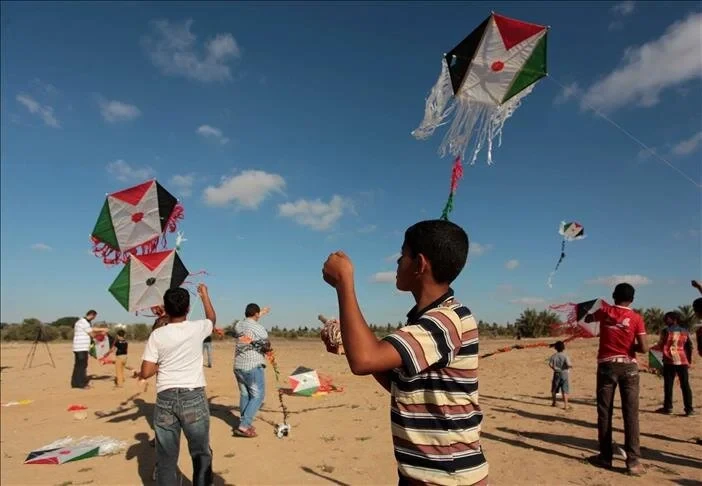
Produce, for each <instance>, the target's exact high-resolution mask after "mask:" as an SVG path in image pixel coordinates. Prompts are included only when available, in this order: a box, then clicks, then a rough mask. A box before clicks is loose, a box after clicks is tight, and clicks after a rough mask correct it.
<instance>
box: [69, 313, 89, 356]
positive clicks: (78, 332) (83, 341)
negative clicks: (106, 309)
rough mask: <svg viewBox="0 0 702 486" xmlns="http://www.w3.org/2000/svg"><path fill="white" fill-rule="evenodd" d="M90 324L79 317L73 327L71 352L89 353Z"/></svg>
mask: <svg viewBox="0 0 702 486" xmlns="http://www.w3.org/2000/svg"><path fill="white" fill-rule="evenodd" d="M90 330H91V327H90V322H88V319H86V318H85V317H81V318H80V319H78V320H77V321H76V323H75V324H74V325H73V351H74V352H76V353H77V352H80V351H89V350H90V342H91V340H90V334H88V333H89V332H90Z"/></svg>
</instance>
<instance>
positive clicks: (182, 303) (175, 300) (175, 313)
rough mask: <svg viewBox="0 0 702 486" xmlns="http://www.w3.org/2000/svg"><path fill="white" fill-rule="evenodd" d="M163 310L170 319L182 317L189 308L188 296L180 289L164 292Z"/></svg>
mask: <svg viewBox="0 0 702 486" xmlns="http://www.w3.org/2000/svg"><path fill="white" fill-rule="evenodd" d="M163 308H164V309H165V311H166V314H168V315H169V316H170V317H176V318H177V317H184V316H185V315H187V313H188V309H189V308H190V294H189V293H188V291H187V290H185V289H184V288H182V287H176V288H174V289H168V290H166V293H165V294H163Z"/></svg>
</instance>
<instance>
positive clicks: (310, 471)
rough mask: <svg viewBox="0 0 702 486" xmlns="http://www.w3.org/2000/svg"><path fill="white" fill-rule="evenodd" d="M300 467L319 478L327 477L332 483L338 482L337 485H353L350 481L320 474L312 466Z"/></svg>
mask: <svg viewBox="0 0 702 486" xmlns="http://www.w3.org/2000/svg"><path fill="white" fill-rule="evenodd" d="M300 469H302V470H303V471H305V472H306V473H307V474H311V475H312V476H317V477H318V478H322V479H325V480H327V481H329V482H330V483H332V484H336V485H338V486H351V485H350V484H348V483H342V482H341V481H337V480H336V479H334V478H331V477H329V476H325V475H324V474H320V473H318V472H317V471H315V470H314V469H312V468H309V467H305V466H302V467H301V468H300Z"/></svg>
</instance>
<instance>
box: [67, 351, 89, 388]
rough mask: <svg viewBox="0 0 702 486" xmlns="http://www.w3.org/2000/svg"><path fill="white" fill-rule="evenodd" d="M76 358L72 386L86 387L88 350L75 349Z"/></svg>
mask: <svg viewBox="0 0 702 486" xmlns="http://www.w3.org/2000/svg"><path fill="white" fill-rule="evenodd" d="M73 356H74V357H75V360H74V361H73V376H71V387H73V388H85V387H86V385H87V384H88V352H87V351H73Z"/></svg>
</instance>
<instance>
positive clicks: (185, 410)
mask: <svg viewBox="0 0 702 486" xmlns="http://www.w3.org/2000/svg"><path fill="white" fill-rule="evenodd" d="M197 291H198V294H199V295H200V298H201V299H202V305H203V307H204V310H205V319H204V320H200V321H188V320H187V315H188V313H189V312H190V294H189V293H188V291H187V290H185V289H183V288H175V289H170V290H168V291H166V293H165V294H164V296H163V301H164V308H165V311H166V314H167V315H168V325H167V326H163V327H160V328H158V329H156V330H155V331H153V332H152V333H151V335H150V336H149V340H148V342H147V343H146V349H145V350H144V357H143V361H142V363H141V373H140V375H139V378H141V379H147V378H150V377H151V376H153V375H156V393H157V395H156V407H155V409H154V430H155V432H156V458H157V463H158V474H157V484H158V485H159V486H167V485H173V484H177V482H178V481H177V469H178V454H179V452H180V431H181V429H182V430H183V432H184V433H185V437H186V439H187V440H188V449H189V450H190V456H191V457H192V461H193V480H192V482H193V486H198V485H199V486H210V485H211V484H212V450H211V449H210V410H209V405H208V402H207V396H206V394H205V386H206V383H205V375H204V372H203V369H202V341H203V339H205V337H207V336H209V335H210V334H211V333H212V331H213V329H214V324H215V322H216V319H217V316H216V314H215V311H214V308H213V307H212V302H211V301H210V297H209V293H208V291H207V287H206V286H205V285H204V284H200V285H199V286H198V289H197Z"/></svg>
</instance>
